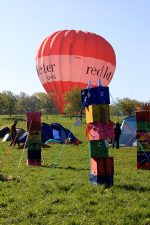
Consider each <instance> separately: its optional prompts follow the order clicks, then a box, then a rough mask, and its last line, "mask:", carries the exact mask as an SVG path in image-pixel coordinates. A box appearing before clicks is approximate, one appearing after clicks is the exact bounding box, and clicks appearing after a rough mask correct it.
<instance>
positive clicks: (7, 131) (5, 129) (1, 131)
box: [0, 127, 10, 138]
mask: <svg viewBox="0 0 150 225" xmlns="http://www.w3.org/2000/svg"><path fill="white" fill-rule="evenodd" d="M9 132H10V129H9V128H8V127H4V128H2V129H1V130H0V138H3V137H4V136H5V135H6V134H7V133H9Z"/></svg>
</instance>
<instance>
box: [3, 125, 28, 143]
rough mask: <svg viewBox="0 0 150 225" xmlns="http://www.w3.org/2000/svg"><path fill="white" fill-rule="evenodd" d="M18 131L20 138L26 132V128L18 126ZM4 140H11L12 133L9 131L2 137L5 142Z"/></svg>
mask: <svg viewBox="0 0 150 225" xmlns="http://www.w3.org/2000/svg"><path fill="white" fill-rule="evenodd" d="M9 131H10V130H9ZM16 131H17V136H18V138H20V137H21V136H22V135H23V134H24V133H25V130H24V129H22V128H16ZM4 141H11V133H8V132H7V133H6V134H5V136H4V138H3V139H2V142H4Z"/></svg>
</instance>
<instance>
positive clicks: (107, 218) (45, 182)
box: [0, 116, 150, 225]
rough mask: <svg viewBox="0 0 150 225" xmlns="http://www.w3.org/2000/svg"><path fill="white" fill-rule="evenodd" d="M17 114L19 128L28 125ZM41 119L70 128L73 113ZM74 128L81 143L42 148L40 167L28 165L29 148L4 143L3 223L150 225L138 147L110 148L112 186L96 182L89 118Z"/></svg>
mask: <svg viewBox="0 0 150 225" xmlns="http://www.w3.org/2000/svg"><path fill="white" fill-rule="evenodd" d="M14 118H16V117H13V118H12V119H11V120H10V119H9V117H8V118H7V116H1V117H0V126H1V127H2V125H4V124H5V125H6V124H7V125H8V126H10V124H11V123H12V121H13V119H14ZM17 118H18V120H19V122H18V127H21V128H24V129H26V122H25V121H24V120H23V117H21V116H20V117H17ZM24 119H25V117H24ZM42 121H44V122H47V123H52V122H59V123H61V124H62V125H64V126H65V127H67V128H68V129H72V128H73V123H74V122H75V118H72V119H68V118H66V117H61V116H49V118H48V120H47V119H46V118H45V117H43V118H42ZM72 131H73V133H74V134H75V136H77V137H78V138H79V139H80V140H81V141H82V144H80V145H79V146H74V145H59V144H53V145H51V148H48V149H46V148H45V149H43V150H42V152H43V166H42V167H31V166H27V165H26V159H27V156H26V154H27V150H25V151H23V150H19V149H17V147H13V148H11V149H10V148H9V142H5V143H2V142H0V161H1V162H3V163H2V164H0V174H1V177H2V176H3V178H4V179H3V181H0V224H1V225H9V224H10V225H29V224H33V225H51V224H54V225H59V224H60V225H61V224H63V225H81V224H82V225H98V224H99V225H106V224H107V225H113V224H114V225H128V224H129V225H134V224H135V225H149V224H150V173H149V171H148V170H136V148H120V149H119V150H116V149H111V148H110V149H109V155H110V156H113V157H114V163H115V174H114V186H112V187H111V188H105V187H104V186H103V185H92V184H91V183H90V182H89V173H90V162H89V158H88V147H87V139H86V136H85V122H83V124H82V126H81V127H75V128H73V129H72ZM6 153H7V154H6ZM21 159H22V160H21ZM20 160H21V163H20V167H19V162H20ZM1 180H2V179H1Z"/></svg>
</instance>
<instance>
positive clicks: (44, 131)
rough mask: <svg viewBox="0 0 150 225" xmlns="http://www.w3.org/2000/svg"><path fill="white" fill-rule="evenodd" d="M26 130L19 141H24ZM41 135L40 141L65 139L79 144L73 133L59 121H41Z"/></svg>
mask: <svg viewBox="0 0 150 225" xmlns="http://www.w3.org/2000/svg"><path fill="white" fill-rule="evenodd" d="M27 135H28V132H25V133H24V134H23V135H22V136H21V137H20V138H19V141H20V142H21V143H25V141H26V138H27ZM41 135H42V143H49V142H54V143H66V141H67V142H68V143H70V144H79V143H81V142H80V141H79V140H78V139H77V138H76V137H75V136H74V135H73V133H72V132H71V131H70V130H68V129H66V128H65V127H63V126H62V125H61V124H59V123H51V124H47V123H44V122H43V123H42V124H41Z"/></svg>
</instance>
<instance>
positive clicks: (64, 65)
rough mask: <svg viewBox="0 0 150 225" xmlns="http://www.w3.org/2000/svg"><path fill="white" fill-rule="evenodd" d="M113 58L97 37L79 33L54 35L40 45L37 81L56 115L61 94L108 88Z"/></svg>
mask: <svg viewBox="0 0 150 225" xmlns="http://www.w3.org/2000/svg"><path fill="white" fill-rule="evenodd" d="M115 67H116V57H115V53H114V50H113V48H112V46H111V45H110V44H109V43H108V42H107V41H106V40H105V39H104V38H103V37H101V36H99V35H97V34H94V33H90V32H83V31H80V30H62V31H57V32H55V33H53V34H51V35H50V36H48V37H47V38H45V39H44V41H43V42H42V43H41V45H40V47H39V49H38V51H37V54H36V68H37V73H38V76H39V79H40V81H41V83H42V85H43V87H44V88H45V90H46V92H47V93H48V94H49V95H50V96H51V98H52V101H53V103H54V104H55V106H56V108H57V109H58V111H59V112H63V109H64V104H65V102H64V93H66V92H68V91H71V90H72V89H73V88H75V87H80V88H81V89H84V88H87V84H88V82H89V81H90V82H91V87H95V86H97V85H98V80H101V84H102V86H108V84H109V83H110V81H111V80H112V77H113V75H114V71H115Z"/></svg>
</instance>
